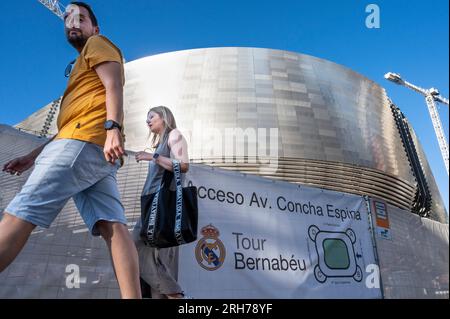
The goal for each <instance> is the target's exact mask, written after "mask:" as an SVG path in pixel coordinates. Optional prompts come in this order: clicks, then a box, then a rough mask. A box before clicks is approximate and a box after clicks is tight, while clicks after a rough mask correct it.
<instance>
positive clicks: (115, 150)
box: [103, 128, 125, 164]
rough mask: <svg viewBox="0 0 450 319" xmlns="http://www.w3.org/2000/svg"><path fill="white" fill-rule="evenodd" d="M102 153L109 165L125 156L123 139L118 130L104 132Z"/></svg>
mask: <svg viewBox="0 0 450 319" xmlns="http://www.w3.org/2000/svg"><path fill="white" fill-rule="evenodd" d="M103 153H104V154H105V158H106V160H107V161H108V162H110V163H111V164H114V163H115V162H116V160H117V159H118V158H120V157H122V156H123V155H125V148H124V145H123V137H122V133H120V131H119V129H117V128H114V129H112V130H108V131H106V142H105V147H104V148H103Z"/></svg>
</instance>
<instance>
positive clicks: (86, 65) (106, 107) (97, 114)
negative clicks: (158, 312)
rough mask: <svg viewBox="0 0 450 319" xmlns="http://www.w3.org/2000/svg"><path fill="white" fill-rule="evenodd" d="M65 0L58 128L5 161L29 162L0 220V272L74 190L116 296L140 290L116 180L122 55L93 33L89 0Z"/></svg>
mask: <svg viewBox="0 0 450 319" xmlns="http://www.w3.org/2000/svg"><path fill="white" fill-rule="evenodd" d="M68 8H69V9H68V10H67V12H66V15H65V33H66V37H67V40H68V41H69V43H70V44H71V45H72V46H73V47H74V48H75V49H76V50H77V51H78V52H79V56H78V58H77V59H76V61H75V62H74V65H73V70H72V72H71V74H70V78H69V82H68V85H67V89H66V91H65V92H64V96H63V99H62V102H61V109H60V113H59V117H58V123H57V124H58V134H57V135H56V136H55V137H53V138H52V139H51V140H50V141H49V142H47V143H46V144H44V145H42V146H41V147H39V148H37V149H35V150H33V151H32V152H31V153H29V154H27V155H25V156H23V157H19V158H16V159H14V160H12V161H10V162H9V163H7V164H5V165H4V168H3V171H6V172H8V173H11V174H16V175H20V174H21V173H23V172H24V171H26V170H27V169H29V168H30V167H31V166H33V165H35V168H34V170H33V172H32V173H31V175H30V177H29V178H28V180H27V182H26V183H25V185H24V186H23V188H22V190H21V191H20V193H19V194H17V196H16V197H15V198H14V199H13V200H12V201H11V203H10V204H9V205H8V207H7V208H6V209H5V212H4V216H3V219H2V220H1V222H0V272H1V271H3V270H4V269H5V268H6V267H7V266H8V265H9V264H10V263H11V262H12V261H13V260H14V259H15V257H16V256H17V255H18V253H19V252H20V251H21V249H22V248H23V246H24V245H25V243H26V242H27V240H28V237H29V236H30V234H31V232H32V231H33V229H34V228H35V227H36V226H40V227H45V228H48V227H49V226H50V224H51V223H52V222H53V220H54V219H55V218H56V216H57V215H58V213H59V212H60V211H61V210H62V208H63V207H64V205H65V204H66V203H67V201H68V200H69V199H70V198H73V199H74V202H75V204H76V206H77V208H78V210H79V211H80V214H81V216H82V217H83V220H84V222H85V223H86V225H87V226H88V227H89V230H90V232H91V233H92V235H94V236H99V235H101V236H102V237H103V238H104V240H105V241H106V243H107V245H108V247H109V249H110V252H111V256H112V260H113V266H114V270H115V273H116V277H117V280H118V283H119V287H120V291H121V294H122V298H140V297H141V292H140V285H139V268H138V267H139V266H138V256H137V251H136V247H135V245H134V242H133V241H132V238H131V235H130V233H129V232H128V229H127V227H126V224H127V221H126V218H125V213H124V208H123V206H122V204H121V201H120V195H119V191H118V188H117V183H116V172H117V170H118V168H119V166H120V165H119V159H121V158H122V156H123V155H124V141H123V135H122V131H123V128H122V123H123V85H124V82H125V79H124V68H123V58H122V54H121V52H120V50H119V49H118V48H117V47H116V46H115V45H114V44H113V43H112V42H111V41H109V40H108V39H107V38H105V37H104V36H101V35H99V27H98V23H97V19H96V17H95V15H94V13H93V11H92V9H91V8H90V7H89V5H87V4H85V3H83V2H72V4H71V5H70V6H69V7H68Z"/></svg>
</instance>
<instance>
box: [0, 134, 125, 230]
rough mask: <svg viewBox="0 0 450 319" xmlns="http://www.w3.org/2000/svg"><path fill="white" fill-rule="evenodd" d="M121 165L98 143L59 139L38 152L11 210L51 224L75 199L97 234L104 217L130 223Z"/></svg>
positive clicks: (29, 219) (81, 212)
mask: <svg viewBox="0 0 450 319" xmlns="http://www.w3.org/2000/svg"><path fill="white" fill-rule="evenodd" d="M118 167H119V164H118V163H116V164H114V165H113V164H110V163H108V162H107V161H106V160H105V158H104V155H103V149H102V148H101V147H100V146H98V145H95V144H92V143H88V142H83V141H78V140H72V139H58V140H54V141H52V142H50V143H49V144H48V145H47V146H46V147H45V148H44V150H43V151H42V153H41V154H40V155H39V156H38V157H37V159H36V162H35V167H34V170H33V172H32V173H31V175H30V177H29V178H28V180H27V182H26V183H25V185H24V186H23V187H22V190H21V191H20V193H19V194H17V195H16V197H15V198H14V199H13V200H12V201H11V203H10V204H9V205H8V207H7V208H6V209H5V212H6V213H8V214H10V215H13V216H16V217H18V218H20V219H23V220H26V221H28V222H30V223H32V224H34V225H36V226H40V227H44V228H48V227H50V224H51V223H52V222H53V221H54V220H55V218H56V216H57V215H58V213H59V212H60V211H61V210H62V209H63V207H64V205H65V204H66V203H67V201H68V200H69V199H70V198H73V200H74V202H75V204H76V206H77V208H78V210H79V211H80V214H81V216H82V218H83V220H84V222H85V223H86V225H87V226H88V228H89V230H90V232H91V233H92V234H93V235H94V236H99V235H100V233H99V231H98V229H97V227H95V225H96V223H97V222H98V221H100V220H105V221H110V222H119V223H122V224H126V223H127V221H126V218H125V211H124V208H123V205H122V203H121V202H120V194H119V190H118V188H117V181H116V173H117V170H118Z"/></svg>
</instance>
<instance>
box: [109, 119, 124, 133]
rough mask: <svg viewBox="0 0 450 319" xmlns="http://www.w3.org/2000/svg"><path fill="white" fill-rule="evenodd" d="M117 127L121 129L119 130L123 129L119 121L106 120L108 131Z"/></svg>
mask: <svg viewBox="0 0 450 319" xmlns="http://www.w3.org/2000/svg"><path fill="white" fill-rule="evenodd" d="M116 127H117V128H118V129H119V131H122V126H120V124H119V123H117V122H116V121H113V120H108V121H106V122H105V130H107V131H109V130H112V129H114V128H116Z"/></svg>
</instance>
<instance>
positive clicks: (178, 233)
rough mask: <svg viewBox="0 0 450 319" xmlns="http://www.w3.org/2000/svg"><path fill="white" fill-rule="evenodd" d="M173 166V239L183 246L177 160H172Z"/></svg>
mask: <svg viewBox="0 0 450 319" xmlns="http://www.w3.org/2000/svg"><path fill="white" fill-rule="evenodd" d="M172 165H173V175H174V176H175V182H176V187H177V192H176V199H177V201H176V214H175V229H174V231H175V239H176V240H177V243H178V244H179V245H181V244H183V243H184V242H185V241H184V239H183V235H182V234H181V219H182V217H183V188H182V186H181V167H180V162H179V161H177V160H172Z"/></svg>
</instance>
